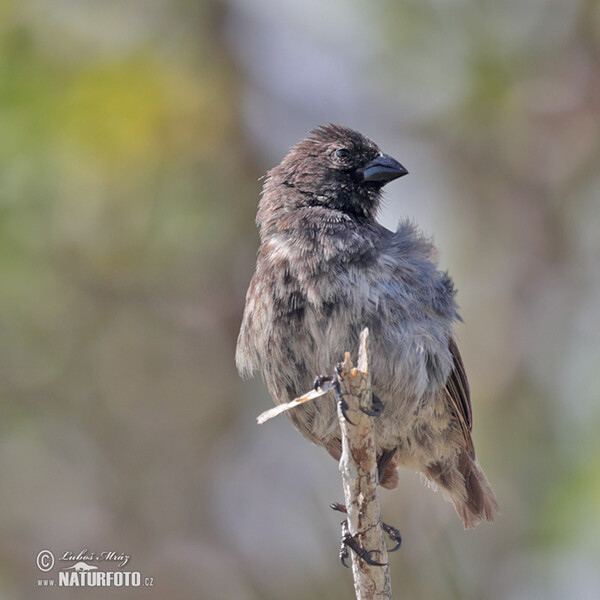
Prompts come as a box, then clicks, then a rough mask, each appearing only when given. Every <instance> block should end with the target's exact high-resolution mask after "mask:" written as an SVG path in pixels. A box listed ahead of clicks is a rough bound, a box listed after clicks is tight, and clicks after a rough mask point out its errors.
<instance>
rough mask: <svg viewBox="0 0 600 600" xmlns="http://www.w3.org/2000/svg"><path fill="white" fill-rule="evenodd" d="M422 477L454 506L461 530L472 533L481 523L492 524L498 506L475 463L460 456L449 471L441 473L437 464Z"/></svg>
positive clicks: (473, 459)
mask: <svg viewBox="0 0 600 600" xmlns="http://www.w3.org/2000/svg"><path fill="white" fill-rule="evenodd" d="M444 466H446V467H447V465H444ZM426 475H427V477H428V478H429V479H430V480H431V481H432V482H433V483H435V484H436V485H438V486H439V487H440V488H441V490H442V493H443V494H444V496H446V498H447V499H448V500H450V501H451V502H452V504H454V508H455V509H456V512H457V513H458V516H459V517H460V518H461V519H462V521H463V523H464V525H465V529H472V528H473V527H475V526H476V525H478V524H479V523H481V522H482V521H484V520H485V521H493V520H494V513H496V512H498V511H499V507H498V502H497V501H496V497H495V495H494V492H493V490H492V487H491V486H490V483H489V481H488V480H487V477H486V476H485V473H484V472H483V470H482V469H481V467H480V466H479V463H478V462H477V459H476V458H474V457H472V456H470V455H469V454H468V453H467V452H462V453H461V454H460V455H459V457H458V461H457V463H455V464H454V465H453V468H450V469H448V468H445V469H441V468H440V463H439V462H438V463H433V464H430V465H429V467H428V468H427V471H426Z"/></svg>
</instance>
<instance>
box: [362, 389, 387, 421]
mask: <svg viewBox="0 0 600 600" xmlns="http://www.w3.org/2000/svg"><path fill="white" fill-rule="evenodd" d="M360 410H361V411H362V412H364V413H365V415H369V416H370V417H378V416H379V415H381V413H382V412H383V402H382V401H381V400H380V399H379V398H378V397H377V396H375V395H374V394H373V399H372V401H371V408H365V407H363V406H361V407H360Z"/></svg>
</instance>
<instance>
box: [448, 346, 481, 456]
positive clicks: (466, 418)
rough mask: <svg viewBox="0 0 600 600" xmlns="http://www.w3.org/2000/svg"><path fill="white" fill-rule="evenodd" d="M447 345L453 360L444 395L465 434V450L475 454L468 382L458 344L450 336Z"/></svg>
mask: <svg viewBox="0 0 600 600" xmlns="http://www.w3.org/2000/svg"><path fill="white" fill-rule="evenodd" d="M448 347H449V349H450V354H451V355H452V359H453V360H454V367H453V368H452V373H450V377H448V380H447V381H446V396H447V398H448V402H449V404H450V408H451V410H452V412H453V413H454V415H455V416H456V418H457V420H458V423H459V424H460V428H461V429H462V432H463V434H464V436H465V441H466V443H467V451H468V452H469V454H472V455H473V456H474V455H475V450H474V448H473V440H472V439H471V431H472V429H473V414H472V410H471V392H470V390H469V382H468V380H467V374H466V372H465V366H464V364H463V361H462V358H461V356H460V352H459V351H458V346H457V345H456V341H455V340H454V339H453V338H450V341H449V344H448Z"/></svg>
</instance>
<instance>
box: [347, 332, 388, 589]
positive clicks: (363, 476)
mask: <svg viewBox="0 0 600 600" xmlns="http://www.w3.org/2000/svg"><path fill="white" fill-rule="evenodd" d="M368 335H369V332H368V329H366V328H365V329H364V330H363V332H362V333H361V336H360V347H359V352H358V367H357V368H353V365H352V361H351V360H350V355H349V354H348V353H346V357H345V360H344V362H343V363H342V367H341V370H340V389H341V392H342V396H343V398H344V400H345V401H346V403H347V405H348V406H347V408H346V414H347V416H348V417H349V419H350V421H351V422H352V423H353V424H351V423H349V422H348V421H347V420H346V418H345V417H344V415H343V414H342V410H341V407H338V417H339V420H340V427H341V430H342V457H341V459H340V471H341V473H342V479H343V484H344V496H345V499H346V509H347V512H348V529H349V533H350V535H352V536H353V538H354V539H355V540H356V541H357V542H358V543H359V545H360V547H361V548H363V549H364V550H365V551H367V552H370V555H369V556H370V558H371V559H373V560H374V561H376V562H378V563H382V566H376V565H371V564H369V563H368V562H366V561H365V560H363V559H362V558H361V557H360V556H359V555H358V554H357V553H356V552H352V573H353V576H354V590H355V592H356V598H357V600H390V599H391V597H392V592H391V582H390V571H389V566H388V552H387V547H386V544H385V537H384V532H383V528H382V524H381V509H380V506H379V496H378V477H377V453H376V445H375V432H374V419H373V417H371V416H369V415H366V414H365V413H364V412H362V411H361V410H360V409H361V408H364V409H367V410H368V409H370V408H371V406H372V399H371V396H372V395H371V374H370V373H369V367H368V364H369V355H368Z"/></svg>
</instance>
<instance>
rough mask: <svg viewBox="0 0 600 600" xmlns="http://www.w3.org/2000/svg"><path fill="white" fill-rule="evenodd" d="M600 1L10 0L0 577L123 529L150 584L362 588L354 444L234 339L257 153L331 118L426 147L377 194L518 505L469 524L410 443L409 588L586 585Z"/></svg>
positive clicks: (231, 593) (592, 472)
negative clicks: (335, 438) (355, 555)
mask: <svg viewBox="0 0 600 600" xmlns="http://www.w3.org/2000/svg"><path fill="white" fill-rule="evenodd" d="M599 23H600V5H599V4H598V2H596V1H595V0H574V1H571V2H562V1H561V0H526V1H523V2H502V3H499V2H492V1H490V0H448V1H445V2H440V1H439V0H426V1H423V0H407V1H405V2H401V3H399V2H383V3H379V4H377V5H375V4H373V3H371V4H367V3H361V2H342V0H335V1H333V2H331V3H329V4H326V5H323V4H321V3H319V2H317V1H316V0H313V1H312V2H311V1H308V2H307V1H306V0H303V2H300V1H292V2H288V3H279V2H276V0H261V1H260V2H252V3H249V2H245V1H244V0H229V1H227V2H225V1H217V0H202V1H194V2H190V1H186V0H172V1H167V0H150V1H147V0H133V1H132V2H127V3H121V2H117V1H116V0H104V1H103V2H97V1H94V0H56V1H55V2H52V3H47V2H43V1H42V0H24V1H23V2H16V1H14V0H13V1H11V0H0V165H1V168H0V357H1V359H0V391H1V394H2V404H1V409H0V410H1V415H2V418H1V419H0V479H1V480H2V482H3V484H2V486H0V596H1V597H2V598H15V599H16V598H37V597H40V598H41V597H44V598H46V599H47V598H51V597H61V598H63V597H73V598H75V597H78V598H79V597H81V590H78V591H77V594H76V593H75V592H74V593H73V594H71V595H69V594H68V593H66V594H64V593H63V594H62V595H60V596H59V595H57V594H56V593H55V592H56V590H55V591H52V590H49V589H43V590H38V588H37V584H36V582H37V580H38V578H39V577H40V572H39V571H38V570H37V568H36V566H35V556H36V555H37V553H38V552H39V551H40V550H41V549H43V548H50V549H52V550H53V551H54V552H55V553H57V554H58V553H60V552H62V551H64V550H72V551H76V552H77V551H80V550H82V549H84V548H88V549H90V550H97V551H103V550H115V551H120V552H125V553H128V554H130V555H131V557H132V558H131V568H132V570H140V571H142V573H143V574H145V575H148V576H152V577H154V579H155V585H156V587H155V589H154V590H141V591H140V590H128V591H127V593H128V595H129V596H130V597H132V598H133V597H140V598H141V597H144V598H146V597H148V595H149V594H150V596H151V595H152V593H154V594H155V595H156V597H164V596H165V594H168V595H169V597H173V598H179V597H181V598H187V597H190V596H191V595H194V596H199V597H202V598H210V599H217V600H218V599H220V598H223V599H230V598H236V599H242V600H244V599H246V598H261V599H265V598H267V599H268V598H289V599H290V600H292V599H294V598H304V597H307V596H312V597H316V598H319V597H323V598H331V599H334V598H342V597H349V595H351V594H352V584H351V581H350V576H349V574H348V573H346V572H344V571H341V570H340V568H339V567H338V565H337V561H336V552H337V544H338V539H337V536H338V518H337V517H335V516H334V515H330V514H327V504H328V502H329V501H332V500H335V499H336V496H339V494H340V493H341V491H340V488H339V483H338V481H337V470H336V467H335V464H334V463H332V462H331V461H329V460H328V458H327V457H326V456H325V454H324V453H323V452H321V451H319V450H318V449H314V448H312V447H310V446H309V445H308V444H307V443H306V442H305V441H304V440H302V439H300V437H299V436H298V435H296V434H295V433H293V432H292V429H291V426H290V425H289V424H288V423H287V422H285V421H284V420H282V421H281V422H278V423H273V424H272V425H269V426H268V427H267V426H265V428H260V429H258V428H257V427H255V425H254V417H255V415H256V414H258V413H259V412H260V411H261V410H263V409H264V408H266V407H267V406H268V404H269V400H268V398H267V394H266V391H265V390H264V388H263V387H262V386H261V385H260V384H259V383H248V382H242V381H240V380H239V378H238V377H237V374H236V373H235V370H234V366H233V352H234V346H235V337H236V334H237V328H238V326H239V321H240V318H241V310H242V305H243V297H244V292H245V288H246V285H247V282H248V280H249V278H250V275H251V272H252V268H253V261H254V253H255V250H256V247H257V234H256V231H255V227H254V223H253V219H254V213H255V209H256V203H257V201H258V196H259V191H260V182H259V181H258V178H259V177H260V176H261V175H262V174H263V173H264V172H265V171H266V169H268V168H270V166H272V165H273V164H275V163H276V162H277V161H278V160H279V159H280V158H281V157H282V155H283V154H284V153H285V151H286V149H287V148H288V147H289V146H290V145H291V144H293V143H294V142H295V141H296V140H297V139H299V138H300V137H301V136H302V135H303V134H304V132H305V131H306V130H308V129H310V128H312V127H314V126H315V125H317V124H319V123H324V122H328V121H337V122H344V123H346V124H348V125H350V126H354V127H356V128H357V129H360V130H362V131H364V132H365V133H366V134H368V135H370V136H371V137H373V138H374V139H376V141H378V142H380V141H381V144H382V145H383V146H384V148H385V149H386V150H387V151H389V152H390V153H392V154H397V152H402V155H401V156H400V155H399V156H398V157H399V158H401V159H402V161H403V162H404V157H405V154H406V153H409V154H410V157H409V158H408V160H407V161H406V164H409V167H410V170H411V177H410V178H406V180H407V181H406V183H405V182H404V180H403V181H402V185H398V186H397V187H396V188H394V189H393V190H390V192H389V196H388V198H391V200H390V201H389V202H388V205H389V208H386V210H388V211H389V213H388V214H389V215H391V214H392V212H394V211H396V212H395V213H394V216H395V217H397V216H398V215H399V214H402V213H408V214H410V215H411V216H414V217H415V219H416V220H417V221H418V222H421V223H427V224H430V225H431V226H432V229H433V230H434V232H435V234H436V239H437V240H438V242H439V245H440V246H441V249H442V255H443V256H444V260H445V264H447V265H448V266H449V267H450V269H451V272H452V274H453V275H454V277H455V279H456V281H457V283H458V287H459V289H460V296H459V300H460V302H461V305H462V307H463V315H464V317H465V321H466V324H465V326H462V327H461V328H460V330H459V335H460V339H461V347H462V348H463V353H464V356H465V360H466V363H467V366H468V370H469V373H470V377H471V381H472V387H473V390H474V412H475V432H474V433H475V438H476V445H477V447H478V450H479V456H480V459H481V462H482V463H483V465H484V467H485V468H486V471H487V473H488V475H489V477H490V479H491V481H492V483H493V485H494V487H495V489H496V491H497V494H498V496H499V499H500V503H501V505H502V509H503V512H502V514H501V515H500V517H499V519H498V522H497V523H496V524H495V525H494V526H493V527H481V528H479V529H478V530H476V531H475V532H472V533H469V534H465V533H463V532H462V531H461V528H460V523H459V522H458V519H457V518H456V516H455V515H454V514H453V511H452V508H451V507H450V506H449V505H447V504H446V503H444V502H443V501H442V500H441V498H440V497H439V495H435V494H432V493H431V491H430V490H428V489H425V488H424V486H420V484H419V482H418V479H417V478H415V477H413V476H412V474H410V473H403V474H402V480H401V481H402V483H401V486H400V490H398V491H397V492H395V493H394V494H385V493H384V494H383V503H384V512H385V514H386V520H387V521H389V522H391V523H394V524H396V525H398V526H399V527H400V529H401V530H402V533H403V535H404V539H405V546H404V548H403V549H402V551H401V552H400V553H399V554H398V555H396V556H393V557H392V560H393V573H392V583H393V587H394V589H395V590H396V593H397V594H398V596H399V597H400V596H406V597H409V596H410V597H423V598H483V597H485V598H503V599H505V598H542V597H543V598H550V599H553V598H556V599H558V598H564V597H567V596H568V597H577V598H583V599H587V598H589V599H591V598H595V597H596V595H597V589H598V587H599V586H600V580H599V579H598V572H597V568H596V567H595V565H594V561H593V558H594V557H595V559H596V561H597V557H598V556H600V547H599V545H598V539H599V536H598V533H600V517H599V515H600V512H599V511H598V507H599V506H600V464H599V462H598V457H599V456H600V454H599V449H598V443H597V440H596V438H597V430H598V426H599V425H600V403H599V402H598V400H599V398H600V384H599V383H598V378H597V366H598V364H600V313H599V311H598V298H599V297H600V269H599V268H598V266H597V263H598V260H597V257H598V256H599V255H600V236H599V235H598V231H600V210H599V203H598V200H599V196H600V178H599V176H598V164H599V162H600V161H599V158H600V142H599V141H598V140H600V117H599V114H598V107H599V106H600V86H599V81H600V77H599V74H600V68H599V65H600V26H599ZM386 136H387V138H386ZM394 144H398V145H397V146H396V147H395V148H394ZM400 144H402V145H400ZM413 164H414V165H415V168H414V169H413V166H412V165H413ZM409 179H410V181H409ZM392 194H397V198H398V201H396V199H394V198H395V197H393V196H392ZM428 215H433V216H432V217H431V219H429V217H428ZM428 219H429V220H428ZM388 224H389V223H388ZM390 226H392V225H390ZM64 591H65V590H61V592H64ZM88 592H89V593H90V594H92V595H93V591H92V590H87V591H86V596H87V595H88ZM123 594H124V591H123V590H102V594H101V595H102V597H103V598H109V597H122V596H123ZM99 595H100V594H99Z"/></svg>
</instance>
